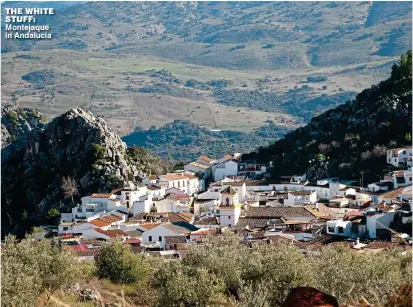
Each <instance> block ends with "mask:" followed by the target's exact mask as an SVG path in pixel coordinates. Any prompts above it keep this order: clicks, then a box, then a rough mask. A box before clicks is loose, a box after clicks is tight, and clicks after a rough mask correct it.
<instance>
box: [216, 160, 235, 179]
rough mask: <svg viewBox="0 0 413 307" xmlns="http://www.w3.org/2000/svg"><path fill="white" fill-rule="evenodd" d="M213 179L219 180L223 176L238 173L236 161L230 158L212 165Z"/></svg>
mask: <svg viewBox="0 0 413 307" xmlns="http://www.w3.org/2000/svg"><path fill="white" fill-rule="evenodd" d="M212 168H213V172H214V181H219V180H222V179H224V178H225V176H236V175H237V174H238V163H237V162H234V161H232V160H229V161H225V162H222V163H220V164H216V165H214V166H213V167H212Z"/></svg>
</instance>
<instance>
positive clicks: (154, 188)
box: [146, 185, 161, 191]
mask: <svg viewBox="0 0 413 307" xmlns="http://www.w3.org/2000/svg"><path fill="white" fill-rule="evenodd" d="M146 188H147V189H148V190H150V191H154V190H160V189H161V188H160V187H156V186H153V185H148V186H147V187H146Z"/></svg>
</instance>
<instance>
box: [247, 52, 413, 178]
mask: <svg viewBox="0 0 413 307" xmlns="http://www.w3.org/2000/svg"><path fill="white" fill-rule="evenodd" d="M411 86H412V53H411V51H409V52H408V53H407V54H403V55H402V57H401V59H400V61H399V63H398V64H396V65H394V66H393V68H392V72H391V77H390V78H389V79H388V80H386V81H383V82H380V83H379V84H378V85H373V86H372V87H371V88H370V89H366V90H364V91H362V92H361V93H360V94H358V95H357V97H356V99H355V100H353V101H349V102H347V103H345V104H344V105H341V106H339V107H337V108H335V109H332V110H329V111H327V112H325V113H323V114H322V115H320V116H317V117H315V118H313V119H312V120H311V122H310V123H309V124H308V125H306V126H305V127H302V128H299V129H297V130H295V131H293V132H291V133H289V134H287V135H286V136H285V137H284V138H283V139H281V140H279V141H277V142H275V143H274V144H272V145H270V146H268V147H263V148H261V149H260V150H259V151H258V153H251V154H248V155H245V156H244V158H245V159H247V158H257V159H259V160H261V161H271V160H272V161H274V168H273V174H272V175H273V177H274V178H278V177H279V176H281V175H293V174H302V173H304V172H305V171H306V170H307V169H308V176H309V177H310V178H313V179H314V178H322V177H330V176H338V177H340V178H342V179H354V180H359V179H360V178H361V172H363V175H364V182H372V181H376V180H379V178H380V176H381V175H382V173H383V170H385V169H386V167H387V166H386V158H385V153H386V149H387V148H393V147H400V146H404V145H409V144H411V141H412V139H411V127H412V88H411ZM309 161H311V163H310V162H309Z"/></svg>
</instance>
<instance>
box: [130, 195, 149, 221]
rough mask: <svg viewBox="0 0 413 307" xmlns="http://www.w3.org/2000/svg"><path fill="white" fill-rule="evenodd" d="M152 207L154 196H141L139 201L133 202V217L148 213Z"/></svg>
mask: <svg viewBox="0 0 413 307" xmlns="http://www.w3.org/2000/svg"><path fill="white" fill-rule="evenodd" d="M151 207H152V195H151V194H148V195H145V196H141V197H140V198H139V199H138V200H136V201H134V202H133V207H132V215H133V216H135V215H138V214H139V213H148V212H150V210H151Z"/></svg>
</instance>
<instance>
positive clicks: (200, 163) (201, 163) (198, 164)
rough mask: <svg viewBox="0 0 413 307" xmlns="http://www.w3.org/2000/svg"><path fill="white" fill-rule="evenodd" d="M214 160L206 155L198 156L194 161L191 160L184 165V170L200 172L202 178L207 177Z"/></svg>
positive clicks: (209, 174) (210, 172)
mask: <svg viewBox="0 0 413 307" xmlns="http://www.w3.org/2000/svg"><path fill="white" fill-rule="evenodd" d="M214 162H215V160H214V159H211V158H209V157H206V156H200V157H199V158H198V159H197V160H196V161H193V162H191V163H189V164H187V165H185V166H184V170H185V171H190V172H194V173H201V174H202V175H203V176H202V177H203V178H208V177H210V176H211V174H212V169H211V168H212V165H213V164H214Z"/></svg>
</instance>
